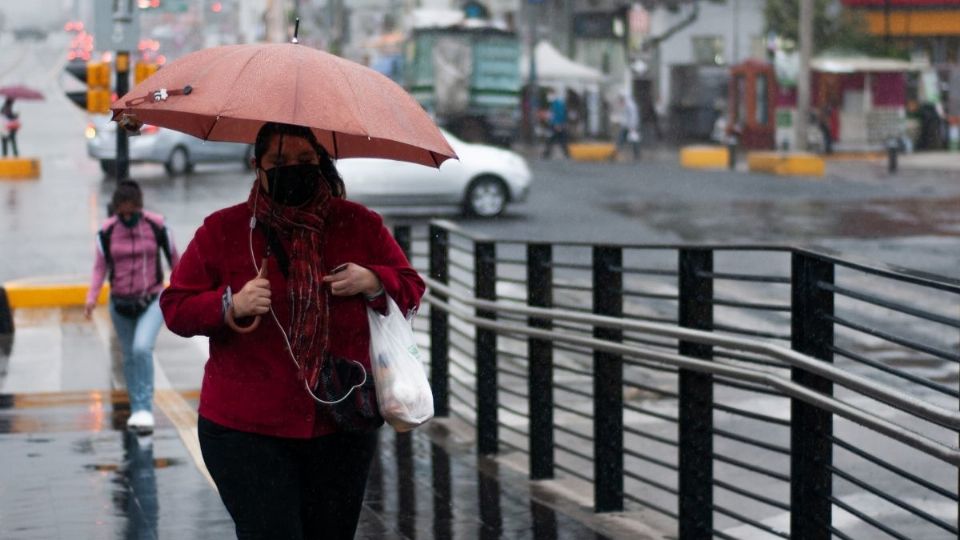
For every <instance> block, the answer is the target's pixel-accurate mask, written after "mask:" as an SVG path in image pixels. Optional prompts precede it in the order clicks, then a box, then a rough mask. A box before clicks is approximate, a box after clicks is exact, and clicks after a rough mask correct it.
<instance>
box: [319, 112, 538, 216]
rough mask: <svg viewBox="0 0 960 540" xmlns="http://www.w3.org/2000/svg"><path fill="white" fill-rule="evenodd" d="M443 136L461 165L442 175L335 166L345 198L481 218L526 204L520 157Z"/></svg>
mask: <svg viewBox="0 0 960 540" xmlns="http://www.w3.org/2000/svg"><path fill="white" fill-rule="evenodd" d="M441 131H442V132H443V136H444V137H446V138H447V141H448V142H449V143H450V146H452V147H453V150H454V152H456V153H457V156H459V157H460V160H459V161H458V160H455V159H448V160H447V161H445V162H443V164H442V165H441V166H440V169H435V168H432V167H427V166H424V165H414V164H412V163H405V162H400V161H391V160H385V159H372V158H350V159H341V160H338V161H337V170H338V171H339V172H340V175H341V176H342V177H343V181H344V183H345V184H346V187H347V198H349V199H352V200H355V201H358V202H361V203H363V204H366V205H368V206H373V207H377V208H384V207H409V206H417V207H425V206H444V207H446V206H457V207H459V208H461V209H462V210H463V211H464V212H465V213H467V214H470V215H474V216H479V217H485V218H488V217H495V216H499V215H500V214H502V213H503V211H504V209H505V208H506V207H507V204H509V203H517V202H523V201H524V200H526V198H527V194H528V193H529V191H530V180H531V174H530V167H529V166H528V165H527V161H526V160H525V159H524V158H523V157H522V156H520V155H519V154H517V153H516V152H511V151H509V150H504V149H502V148H496V147H493V146H487V145H483V144H471V143H466V142H463V141H461V140H460V139H457V138H456V137H454V136H453V135H451V134H450V133H448V132H447V131H443V130H441Z"/></svg>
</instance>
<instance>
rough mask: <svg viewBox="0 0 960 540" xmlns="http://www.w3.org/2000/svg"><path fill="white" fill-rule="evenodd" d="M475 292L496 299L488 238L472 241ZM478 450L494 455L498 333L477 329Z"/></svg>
mask: <svg viewBox="0 0 960 540" xmlns="http://www.w3.org/2000/svg"><path fill="white" fill-rule="evenodd" d="M473 257H474V262H473V264H474V266H473V271H474V276H473V277H474V292H475V294H476V297H477V298H480V299H483V300H496V299H497V261H496V258H497V246H496V244H495V243H494V242H490V241H477V242H474V244H473ZM476 314H477V317H481V318H484V319H496V318H497V314H496V313H495V312H492V311H485V310H482V309H477V310H476ZM476 336H477V337H476V339H477V342H476V359H477V453H479V454H481V455H483V454H496V453H497V450H498V449H499V448H498V447H499V443H498V438H499V436H498V433H497V429H498V426H497V332H496V331H495V330H486V329H483V328H477V333H476Z"/></svg>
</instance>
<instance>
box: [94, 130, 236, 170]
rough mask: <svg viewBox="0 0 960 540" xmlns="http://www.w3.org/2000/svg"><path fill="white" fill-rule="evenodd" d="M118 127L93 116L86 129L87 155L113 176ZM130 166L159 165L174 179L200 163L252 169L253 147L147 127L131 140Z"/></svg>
mask: <svg viewBox="0 0 960 540" xmlns="http://www.w3.org/2000/svg"><path fill="white" fill-rule="evenodd" d="M116 133H117V124H116V123H115V122H111V121H110V117H109V116H106V115H97V116H94V117H93V118H92V120H91V122H90V124H89V125H88V126H87V132H86V137H87V154H88V155H89V156H90V157H92V158H94V159H97V160H99V161H100V168H101V169H102V170H103V172H104V173H106V174H112V173H113V169H114V166H115V163H114V162H115V160H116V156H117V136H116ZM129 141H130V163H131V164H133V163H160V164H162V165H163V166H164V168H166V170H167V174H169V175H171V176H176V175H182V174H186V173H189V172H191V171H192V170H193V168H194V166H195V165H197V164H198V163H224V162H226V163H231V162H232V163H237V164H243V165H244V166H246V167H249V166H250V158H251V157H252V156H253V146H252V145H249V144H240V143H227V142H213V141H204V140H202V139H198V138H196V137H192V136H190V135H187V134H185V133H181V132H179V131H174V130H172V129H164V128H158V127H156V126H150V125H146V126H144V127H143V129H142V130H141V134H140V135H138V136H136V137H130V138H129Z"/></svg>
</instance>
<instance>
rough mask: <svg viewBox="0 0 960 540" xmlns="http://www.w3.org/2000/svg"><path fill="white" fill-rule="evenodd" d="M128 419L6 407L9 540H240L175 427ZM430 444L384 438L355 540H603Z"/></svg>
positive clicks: (39, 404)
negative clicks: (145, 429) (129, 424)
mask: <svg viewBox="0 0 960 540" xmlns="http://www.w3.org/2000/svg"><path fill="white" fill-rule="evenodd" d="M186 397H187V398H188V399H191V398H193V397H195V393H189V394H188V395H187V396H186ZM128 415H129V404H128V403H127V400H126V396H125V394H124V393H123V392H120V391H114V392H109V391H107V392H97V391H89V392H62V393H46V394H15V395H10V394H6V395H0V462H2V463H3V467H2V468H0V538H4V539H6V538H11V539H18V540H19V539H24V540H27V539H48V538H51V539H59V538H63V539H67V538H70V539H74V538H125V539H137V540H141V539H157V538H176V539H177V540H191V539H208V538H232V537H233V534H234V532H233V522H232V521H231V520H230V517H229V515H228V514H227V512H226V510H225V509H224V507H223V505H222V503H221V502H220V498H219V496H218V495H217V492H216V491H215V490H214V489H213V487H212V486H211V485H210V484H209V483H207V481H206V480H205V479H204V477H203V475H202V474H201V473H200V471H199V470H197V468H196V467H195V466H194V464H193V460H192V459H191V457H190V455H189V453H188V452H187V450H186V448H185V447H184V445H183V442H182V440H181V439H180V436H179V434H178V433H177V431H176V429H175V428H174V426H173V424H172V423H171V421H170V419H169V418H167V417H166V416H165V415H164V414H163V413H162V411H159V410H158V411H156V417H157V429H156V431H155V433H154V434H153V435H152V436H145V437H144V436H140V437H138V436H136V435H134V434H132V433H129V432H126V431H124V430H123V427H124V425H125V422H126V419H127V416H128ZM431 432H432V435H431V434H428V433H427V430H423V429H421V430H418V431H416V432H414V433H410V434H401V435H398V434H394V433H393V432H392V430H389V429H382V430H381V431H380V451H379V453H378V455H377V457H376V458H375V459H374V463H373V467H372V469H371V474H370V480H369V485H368V491H367V497H366V500H365V504H364V510H363V514H362V515H361V523H360V525H359V528H358V531H357V538H365V539H371V540H372V539H378V540H379V539H391V538H406V539H411V540H413V539H420V540H424V539H437V540H442V539H450V538H468V539H473V538H480V539H484V540H486V539H501V538H504V539H506V538H509V539H523V538H529V539H533V540H557V539H601V538H604V537H603V536H601V535H599V534H597V533H595V532H594V531H592V530H591V529H590V528H588V527H587V526H585V525H584V524H582V523H580V522H578V521H576V520H574V519H573V518H571V517H569V516H567V515H564V514H562V513H560V512H557V511H555V510H553V509H552V508H550V507H548V506H546V505H542V504H540V503H538V502H536V501H534V500H533V498H532V497H531V496H530V493H529V492H528V491H526V490H525V489H524V488H519V489H518V488H517V486H519V485H522V484H523V480H522V475H520V474H519V473H516V472H513V471H510V470H502V469H500V468H498V466H497V463H496V462H495V461H492V460H489V459H486V458H482V459H480V460H479V461H478V459H477V457H476V454H475V453H473V452H472V451H471V450H470V449H469V448H466V447H464V446H463V445H457V444H453V443H450V442H449V441H446V440H444V437H443V436H438V435H437V433H438V432H439V433H441V434H442V430H438V429H437V428H436V426H435V427H433V428H432V429H431Z"/></svg>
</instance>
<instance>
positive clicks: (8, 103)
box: [0, 85, 43, 157]
mask: <svg viewBox="0 0 960 540" xmlns="http://www.w3.org/2000/svg"><path fill="white" fill-rule="evenodd" d="M0 96H2V97H3V98H4V100H3V106H2V107H0V122H2V124H0V133H2V136H0V143H2V146H3V157H7V155H8V150H7V147H8V146H9V147H10V150H9V151H10V153H12V155H13V157H17V156H19V155H20V152H19V151H18V149H17V131H19V130H20V115H19V114H17V113H16V112H15V111H14V110H13V102H14V100H17V99H26V100H42V99H43V94H42V93H41V92H38V91H37V90H34V89H32V88H27V87H26V86H22V85H14V86H4V87H3V88H0Z"/></svg>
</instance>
